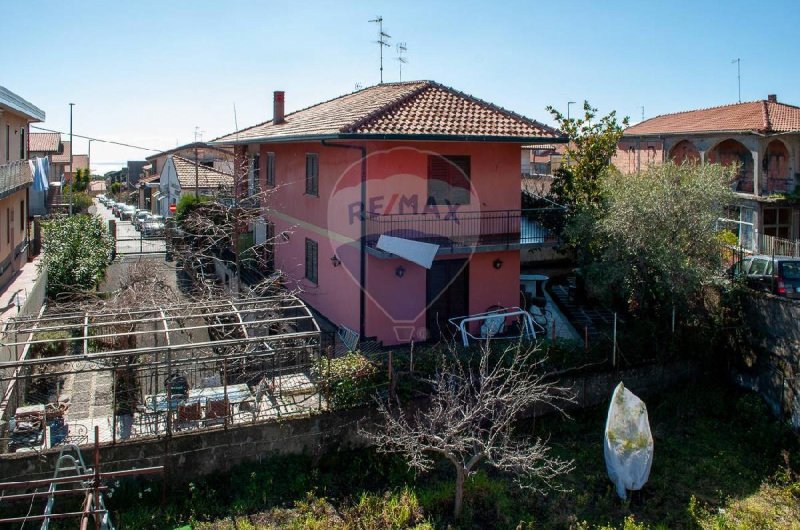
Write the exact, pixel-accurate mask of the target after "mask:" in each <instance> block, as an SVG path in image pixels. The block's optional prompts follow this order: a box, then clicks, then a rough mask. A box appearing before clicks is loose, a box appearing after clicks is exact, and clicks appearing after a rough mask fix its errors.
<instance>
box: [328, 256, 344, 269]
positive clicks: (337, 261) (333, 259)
mask: <svg viewBox="0 0 800 530" xmlns="http://www.w3.org/2000/svg"><path fill="white" fill-rule="evenodd" d="M331 263H333V267H334V268H336V267H338V266H339V265H341V264H342V260H340V259H339V258H338V257H336V254H334V255H333V256H331Z"/></svg>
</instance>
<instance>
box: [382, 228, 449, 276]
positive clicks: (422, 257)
mask: <svg viewBox="0 0 800 530" xmlns="http://www.w3.org/2000/svg"><path fill="white" fill-rule="evenodd" d="M377 248H378V249H379V250H383V251H384V252H389V253H391V254H394V255H395V256H397V257H399V258H403V259H405V260H408V261H410V262H412V263H416V264H417V265H419V266H421V267H425V268H426V269H430V268H431V266H432V265H433V260H434V258H435V257H436V253H437V252H438V251H439V245H434V244H431V243H422V242H420V241H413V240H411V239H403V238H402V237H393V236H383V235H382V236H381V237H379V238H378V246H377Z"/></svg>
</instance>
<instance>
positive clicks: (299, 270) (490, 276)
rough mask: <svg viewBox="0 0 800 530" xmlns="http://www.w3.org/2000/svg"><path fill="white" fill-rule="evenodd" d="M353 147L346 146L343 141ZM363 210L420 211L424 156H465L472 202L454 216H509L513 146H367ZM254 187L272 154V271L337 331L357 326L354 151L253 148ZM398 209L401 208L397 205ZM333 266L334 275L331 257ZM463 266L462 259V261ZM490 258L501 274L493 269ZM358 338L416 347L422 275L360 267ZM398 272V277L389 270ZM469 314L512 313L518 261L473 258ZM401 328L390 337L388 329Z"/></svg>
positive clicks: (392, 263)
mask: <svg viewBox="0 0 800 530" xmlns="http://www.w3.org/2000/svg"><path fill="white" fill-rule="evenodd" d="M348 143H354V142H348ZM366 145H367V150H368V151H367V152H368V163H367V174H368V179H369V180H368V185H367V189H368V192H367V195H368V200H367V204H368V210H370V211H374V212H376V213H379V214H388V213H399V211H400V210H401V208H405V209H406V211H408V209H410V208H411V204H412V202H413V200H414V198H416V200H417V206H418V208H420V210H421V209H422V208H423V207H424V203H425V199H426V198H427V163H428V155H429V154H442V155H468V156H470V163H471V176H472V197H471V200H470V204H469V205H464V206H461V207H460V211H481V210H482V211H487V210H507V209H518V208H519V207H520V193H519V145H518V144H486V143H456V142H407V143H399V142H368V143H367V144H366ZM251 149H258V150H259V152H260V154H261V157H260V160H261V168H260V178H261V184H262V186H265V184H266V160H267V153H269V152H273V153H275V188H274V191H273V192H272V194H271V196H270V198H269V203H270V208H271V209H272V210H274V212H273V213H271V214H268V217H269V218H270V219H271V220H273V222H274V223H275V233H276V234H281V233H282V232H286V233H287V234H288V241H287V240H286V238H282V237H280V236H279V237H277V240H278V244H277V246H276V252H275V264H276V267H277V268H279V269H281V270H282V271H283V272H284V273H285V274H286V277H287V280H288V283H289V287H290V288H294V289H297V290H298V291H299V292H300V296H301V298H303V299H304V300H305V301H306V302H307V303H309V304H310V305H311V306H313V307H314V308H315V309H317V310H318V311H319V312H321V313H322V314H323V315H325V316H326V317H327V318H329V319H330V320H332V321H333V322H335V323H336V324H339V325H345V326H347V327H350V328H352V329H355V330H358V326H359V283H358V280H359V268H358V267H359V265H358V261H359V248H358V243H357V238H358V235H359V229H360V226H359V223H358V216H357V214H358V211H357V210H356V209H354V205H357V203H358V201H359V198H360V197H359V193H360V188H359V183H360V163H359V157H360V151H358V150H350V149H341V148H333V147H326V146H323V145H321V144H320V143H318V142H306V143H285V144H263V145H261V146H259V147H253V148H251ZM307 153H317V154H318V156H319V194H318V196H312V195H308V194H306V193H305V163H306V154H307ZM404 201H405V202H404ZM306 237H308V238H311V239H313V240H315V241H317V242H318V244H319V267H318V277H319V281H318V283H317V284H316V285H315V284H312V283H311V282H309V281H308V280H306V279H304V278H303V277H304V272H305V269H304V264H305V238H306ZM334 255H335V256H336V257H337V258H338V259H339V260H341V261H342V265H340V266H338V267H334V266H333V264H332V263H331V257H332V256H334ZM462 257H463V256H462ZM498 257H499V258H500V259H502V260H503V262H504V266H503V267H502V268H501V269H500V270H496V269H494V267H493V266H492V262H493V261H494V260H495V259H497V258H498ZM367 263H368V265H367V295H368V296H367V311H366V333H367V335H368V336H371V337H376V338H377V339H378V340H380V341H383V342H384V343H385V344H395V343H398V342H405V341H407V340H408V338H411V336H412V334H413V338H414V339H415V340H420V339H422V338H424V329H425V303H426V300H425V298H426V271H425V269H423V268H422V267H419V266H417V265H414V264H413V263H410V262H408V261H405V260H401V259H381V258H377V257H375V256H371V255H370V256H368V260H367ZM401 264H402V265H403V267H404V268H405V274H404V276H403V277H402V278H398V277H397V276H396V274H395V270H396V269H397V267H398V265H401ZM469 278H470V280H469V282H470V311H471V312H476V311H484V310H485V309H486V308H487V307H489V306H491V305H495V304H496V305H516V304H517V303H518V299H519V295H518V287H519V252H518V251H508V252H488V253H476V254H475V255H473V256H472V258H471V263H470V276H469ZM398 327H400V328H403V329H401V330H398V329H396V328H398Z"/></svg>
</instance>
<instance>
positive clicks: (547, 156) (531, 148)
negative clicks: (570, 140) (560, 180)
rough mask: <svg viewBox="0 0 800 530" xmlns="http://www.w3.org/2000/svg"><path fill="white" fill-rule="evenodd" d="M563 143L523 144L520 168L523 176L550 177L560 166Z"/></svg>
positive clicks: (563, 148)
mask: <svg viewBox="0 0 800 530" xmlns="http://www.w3.org/2000/svg"><path fill="white" fill-rule="evenodd" d="M564 150H565V146H564V144H544V145H523V146H522V159H521V170H522V176H523V177H552V176H553V172H554V171H555V170H557V169H558V168H559V167H561V157H562V156H563V155H564Z"/></svg>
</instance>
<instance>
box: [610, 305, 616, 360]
mask: <svg viewBox="0 0 800 530" xmlns="http://www.w3.org/2000/svg"><path fill="white" fill-rule="evenodd" d="M611 366H617V313H614V338H613V344H612V349H611Z"/></svg>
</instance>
